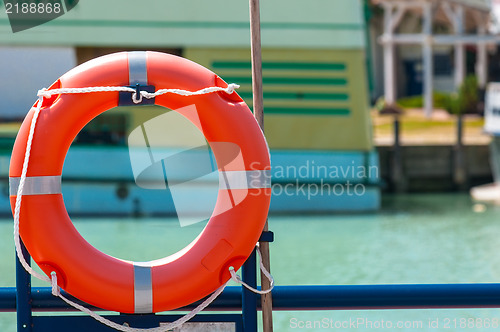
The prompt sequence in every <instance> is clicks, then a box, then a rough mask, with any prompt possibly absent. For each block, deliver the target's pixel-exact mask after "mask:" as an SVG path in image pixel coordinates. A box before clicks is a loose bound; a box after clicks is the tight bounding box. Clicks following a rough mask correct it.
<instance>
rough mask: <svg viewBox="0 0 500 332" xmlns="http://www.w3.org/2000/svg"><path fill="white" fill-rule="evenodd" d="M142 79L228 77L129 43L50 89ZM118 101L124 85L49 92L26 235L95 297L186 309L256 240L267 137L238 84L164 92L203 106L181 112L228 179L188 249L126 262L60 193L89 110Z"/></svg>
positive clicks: (167, 84)
mask: <svg viewBox="0 0 500 332" xmlns="http://www.w3.org/2000/svg"><path fill="white" fill-rule="evenodd" d="M136 84H141V85H153V86H154V87H155V88H156V90H158V89H163V88H178V89H183V90H188V91H196V90H199V89H202V88H205V87H210V86H214V85H216V86H219V87H226V86H227V84H226V83H225V82H224V81H223V80H222V79H220V78H219V77H218V76H217V75H216V74H214V73H213V72H211V71H210V70H208V69H206V68H204V67H202V66H200V65H198V64H196V63H194V62H191V61H189V60H187V59H184V58H181V57H177V56H173V55H168V54H163V53H158V52H128V53H127V52H123V53H116V54H111V55H107V56H103V57H100V58H97V59H94V60H91V61H89V62H86V63H84V64H82V65H80V66H78V67H76V68H74V69H73V70H71V71H69V72H68V73H66V74H64V75H63V76H61V77H60V78H59V79H58V80H57V81H56V82H55V83H54V84H53V85H52V86H51V87H50V88H49V90H50V89H56V88H82V87H93V86H130V85H136ZM118 103H119V93H118V92H98V93H88V94H61V95H55V96H52V97H51V98H47V99H45V100H44V102H43V105H42V110H41V112H40V115H39V118H38V122H37V125H36V130H35V133H34V137H33V143H32V147H31V157H30V163H29V167H28V171H27V177H26V182H25V187H24V193H23V201H22V206H21V212H20V225H19V228H20V235H21V238H22V240H23V242H24V243H25V245H26V247H27V249H28V251H29V253H30V254H31V256H32V257H33V259H34V260H35V262H36V263H37V264H38V265H39V267H40V268H41V269H42V270H43V271H44V272H45V273H46V274H47V275H50V273H51V272H52V271H55V272H56V273H57V276H58V278H57V281H58V285H59V286H60V287H61V288H62V289H64V290H65V291H67V292H68V293H70V294H72V295H74V296H75V297H77V298H79V299H81V300H83V301H85V302H87V303H89V304H91V305H94V306H97V307H100V308H103V309H106V310H113V311H119V312H123V313H150V312H160V311H166V310H171V309H175V308H179V307H182V306H185V305H188V304H190V303H192V302H194V301H197V300H199V299H201V298H203V297H205V296H207V295H208V294H210V293H211V292H213V291H215V290H216V289H217V288H218V287H220V286H221V285H222V284H223V283H224V282H226V281H227V280H229V278H230V273H229V267H231V266H233V267H234V268H235V269H238V268H239V267H240V266H241V265H242V264H243V262H244V261H245V260H246V258H247V257H248V256H249V255H250V253H251V252H252V249H253V248H254V246H255V243H256V242H257V241H258V238H259V236H260V234H261V232H262V229H263V226H264V224H265V220H266V218H267V212H268V209H269V203H270V196H271V188H270V183H269V182H270V181H269V172H270V171H269V170H270V160H269V151H268V147H267V143H266V141H265V138H264V136H263V134H262V131H261V130H260V128H259V126H258V124H257V122H256V121H255V119H254V117H253V115H252V113H251V111H250V110H249V108H248V106H247V105H246V104H245V103H244V102H243V100H242V99H241V98H240V97H239V96H238V95H237V94H236V93H235V92H234V93H232V94H226V93H212V94H207V95H200V96H178V95H170V94H165V95H161V96H157V97H156V98H155V100H154V103H155V104H156V105H161V106H164V107H166V108H169V109H172V110H179V109H189V108H188V107H186V106H189V105H195V106H196V110H197V119H196V121H193V119H191V118H190V114H188V113H186V114H183V115H184V116H186V117H187V118H188V119H189V120H192V122H193V123H194V125H196V126H197V127H198V128H199V129H200V130H201V131H202V132H203V134H204V135H205V138H206V140H207V141H208V143H209V144H210V145H211V146H212V149H213V153H214V156H215V159H216V161H217V165H218V171H219V173H220V174H224V178H225V179H229V180H228V181H226V182H225V183H224V184H222V185H220V187H219V194H218V198H217V203H216V205H215V210H214V213H213V215H212V217H211V218H210V220H209V221H208V223H207V225H206V227H205V228H204V230H203V231H202V233H201V234H200V235H199V236H198V237H197V238H196V239H195V240H194V241H193V242H192V243H191V244H189V245H188V246H187V247H186V248H184V249H182V250H181V251H179V252H177V253H176V254H174V255H171V256H168V257H165V258H163V259H160V260H156V261H150V262H142V263H141V262H130V261H124V260H121V259H117V258H114V257H112V256H109V255H107V254H105V253H102V252H101V251H99V250H97V249H96V248H94V247H93V246H92V245H90V244H89V243H88V242H87V241H86V240H85V239H84V238H83V237H82V236H81V235H80V234H79V233H78V231H77V230H76V229H75V227H74V226H73V223H72V222H71V220H70V218H69V216H68V213H67V211H66V208H65V205H64V201H63V197H62V194H61V174H62V169H63V163H64V159H65V157H66V154H67V151H68V149H69V147H70V145H71V143H72V141H73V140H74V138H75V137H76V135H77V134H78V133H79V131H80V130H81V129H82V128H83V127H84V126H85V124H87V123H88V122H89V121H90V120H91V119H93V118H94V117H96V116H97V115H99V114H100V113H103V112H105V111H106V110H108V109H110V108H113V107H115V106H118ZM36 105H37V104H36V103H35V105H34V107H35V106H36ZM33 112H34V108H32V109H31V110H30V112H29V113H28V115H27V116H26V118H25V120H24V122H23V124H22V126H21V129H20V131H19V134H18V136H17V138H16V142H15V145H14V149H13V153H12V159H11V164H10V172H9V176H10V184H11V205H12V211H14V204H15V200H16V193H17V187H16V183H17V184H18V182H19V177H20V176H21V172H22V165H23V160H24V156H25V151H26V144H27V139H28V134H29V128H30V122H31V119H32V117H33ZM181 114H182V113H181ZM218 142H231V143H234V144H235V145H236V146H238V147H239V148H240V153H241V156H242V158H240V159H239V160H240V161H239V162H232V161H231V160H227V159H228V156H227V154H226V153H225V152H224V151H222V149H220V150H219V149H217V143H218ZM221 165H222V166H221ZM89 167H92V165H89ZM242 192H244V193H245V194H244V197H240V198H239V199H238V202H237V204H235V201H234V197H235V196H237V195H239V193H242ZM228 206H230V207H231V208H229V209H228V208H227V207H228Z"/></svg>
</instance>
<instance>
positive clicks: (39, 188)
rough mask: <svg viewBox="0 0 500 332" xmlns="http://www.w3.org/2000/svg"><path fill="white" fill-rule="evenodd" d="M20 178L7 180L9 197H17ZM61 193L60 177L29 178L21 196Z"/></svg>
mask: <svg viewBox="0 0 500 332" xmlns="http://www.w3.org/2000/svg"><path fill="white" fill-rule="evenodd" d="M19 182H21V178H20V177H10V178H9V191H10V195H11V196H17V191H18V189H19ZM60 193H61V176H60V175H54V176H29V177H26V181H25V182H24V188H23V195H52V194H60Z"/></svg>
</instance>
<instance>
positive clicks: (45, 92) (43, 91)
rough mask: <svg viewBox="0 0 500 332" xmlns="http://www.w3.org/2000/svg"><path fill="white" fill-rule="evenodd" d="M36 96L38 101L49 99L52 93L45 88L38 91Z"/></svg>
mask: <svg viewBox="0 0 500 332" xmlns="http://www.w3.org/2000/svg"><path fill="white" fill-rule="evenodd" d="M36 95H37V96H38V99H40V98H50V97H51V96H52V93H51V92H50V91H49V90H48V89H47V88H43V89H40V90H38V93H37V94H36Z"/></svg>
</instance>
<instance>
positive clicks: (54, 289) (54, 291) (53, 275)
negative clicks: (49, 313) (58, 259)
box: [50, 271, 61, 296]
mask: <svg viewBox="0 0 500 332" xmlns="http://www.w3.org/2000/svg"><path fill="white" fill-rule="evenodd" d="M50 284H51V286H52V295H54V296H59V295H60V294H61V290H60V289H59V286H57V273H56V272H55V271H52V272H50Z"/></svg>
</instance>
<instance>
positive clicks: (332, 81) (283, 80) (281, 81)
mask: <svg viewBox="0 0 500 332" xmlns="http://www.w3.org/2000/svg"><path fill="white" fill-rule="evenodd" d="M221 77H222V78H223V79H224V80H225V81H226V82H229V83H236V84H252V78H251V77H249V76H229V77H227V76H223V75H221ZM262 82H263V84H264V85H266V84H272V85H335V86H345V85H347V79H345V78H337V77H264V78H263V79H262Z"/></svg>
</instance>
